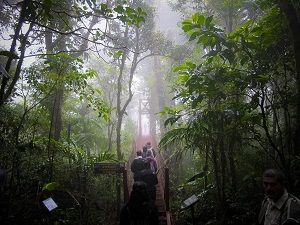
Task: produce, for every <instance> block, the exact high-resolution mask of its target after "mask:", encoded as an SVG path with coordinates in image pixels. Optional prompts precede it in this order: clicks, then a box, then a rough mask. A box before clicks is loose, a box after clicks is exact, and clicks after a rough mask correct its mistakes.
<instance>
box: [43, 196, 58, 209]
mask: <svg viewBox="0 0 300 225" xmlns="http://www.w3.org/2000/svg"><path fill="white" fill-rule="evenodd" d="M43 204H44V205H45V206H46V208H47V209H48V211H49V212H50V211H52V210H53V209H55V208H57V205H56V203H55V202H54V200H53V199H52V198H47V199H46V200H44V201H43Z"/></svg>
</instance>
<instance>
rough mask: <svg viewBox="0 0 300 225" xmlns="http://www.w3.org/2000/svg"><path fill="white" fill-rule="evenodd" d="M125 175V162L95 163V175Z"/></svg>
mask: <svg viewBox="0 0 300 225" xmlns="http://www.w3.org/2000/svg"><path fill="white" fill-rule="evenodd" d="M109 172H115V173H123V172H125V162H96V163H94V173H109Z"/></svg>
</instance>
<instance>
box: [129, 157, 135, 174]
mask: <svg viewBox="0 0 300 225" xmlns="http://www.w3.org/2000/svg"><path fill="white" fill-rule="evenodd" d="M130 169H131V172H133V173H134V172H135V160H133V161H132V163H131V167H130Z"/></svg>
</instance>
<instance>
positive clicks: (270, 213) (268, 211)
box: [256, 169, 300, 225]
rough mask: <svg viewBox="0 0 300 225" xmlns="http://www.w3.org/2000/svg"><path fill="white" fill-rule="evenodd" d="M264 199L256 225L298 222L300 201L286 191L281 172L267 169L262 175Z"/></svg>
mask: <svg viewBox="0 0 300 225" xmlns="http://www.w3.org/2000/svg"><path fill="white" fill-rule="evenodd" d="M263 187H264V190H265V195H266V198H265V200H264V201H263V203H262V206H261V208H260V212H259V215H258V218H257V221H256V224H258V225H288V224H298V223H299V221H300V201H299V199H298V198H296V197H295V196H293V195H291V194H289V193H288V192H287V190H286V187H287V180H286V177H285V175H284V174H283V172H281V171H280V170H277V169H267V170H266V171H265V172H264V173H263Z"/></svg>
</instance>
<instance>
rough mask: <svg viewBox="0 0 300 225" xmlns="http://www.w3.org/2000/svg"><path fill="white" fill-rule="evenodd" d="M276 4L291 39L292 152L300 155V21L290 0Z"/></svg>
mask: <svg viewBox="0 0 300 225" xmlns="http://www.w3.org/2000/svg"><path fill="white" fill-rule="evenodd" d="M278 3H279V4H278V5H279V7H280V9H281V10H282V12H283V13H284V15H285V17H286V18H287V21H288V24H289V29H290V32H291V37H292V40H293V43H292V45H293V48H294V57H295V64H296V75H297V77H296V80H297V96H298V98H297V123H296V130H295V134H294V153H295V154H296V155H297V156H299V155H300V138H299V137H300V22H299V18H298V16H297V11H296V8H295V6H294V5H293V3H292V1H291V0H278Z"/></svg>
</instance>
